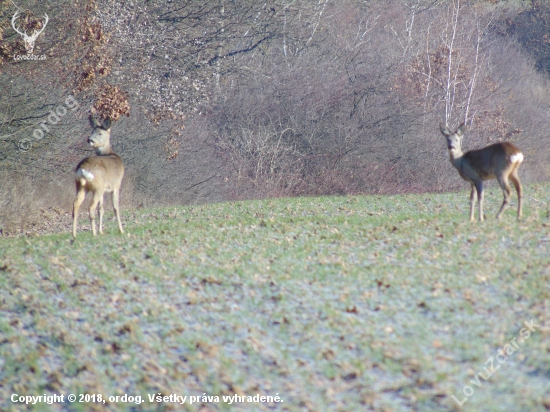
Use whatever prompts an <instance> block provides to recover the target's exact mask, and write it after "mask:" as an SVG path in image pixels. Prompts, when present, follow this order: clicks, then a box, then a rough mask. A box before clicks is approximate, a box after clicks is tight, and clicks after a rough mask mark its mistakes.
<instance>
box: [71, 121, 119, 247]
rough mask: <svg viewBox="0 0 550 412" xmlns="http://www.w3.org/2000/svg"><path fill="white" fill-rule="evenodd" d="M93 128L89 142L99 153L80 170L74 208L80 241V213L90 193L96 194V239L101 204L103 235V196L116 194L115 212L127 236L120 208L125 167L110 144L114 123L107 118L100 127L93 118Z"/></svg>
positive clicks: (92, 210) (92, 214)
mask: <svg viewBox="0 0 550 412" xmlns="http://www.w3.org/2000/svg"><path fill="white" fill-rule="evenodd" d="M90 125H91V126H92V128H93V129H94V131H93V133H92V135H91V136H90V137H89V138H88V143H89V144H90V146H92V147H93V148H94V149H95V153H96V154H95V156H90V157H87V158H86V159H84V160H82V161H81V162H80V163H79V164H78V166H76V170H75V183H76V199H75V200H74V205H73V237H74V238H76V226H77V223H78V209H80V205H81V204H82V202H83V201H84V198H85V197H86V195H87V194H88V192H92V194H93V196H92V201H91V203H90V209H89V212H90V221H91V223H92V233H93V234H94V236H95V235H96V230H95V214H96V208H97V206H98V204H99V233H100V234H103V195H104V193H105V192H113V208H114V209H115V213H116V218H117V221H118V228H119V230H120V233H124V230H122V223H121V222H120V212H119V208H118V199H119V194H120V184H121V183H122V177H123V176H124V164H123V163H122V159H121V158H120V157H119V156H118V155H117V154H116V153H115V152H113V149H112V148H111V143H110V141H109V140H110V138H111V120H110V119H108V118H107V119H105V121H104V122H103V124H100V123H99V122H98V121H97V120H95V119H94V118H93V117H92V116H90Z"/></svg>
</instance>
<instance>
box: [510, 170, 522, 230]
mask: <svg viewBox="0 0 550 412" xmlns="http://www.w3.org/2000/svg"><path fill="white" fill-rule="evenodd" d="M510 180H511V181H512V183H513V184H514V186H515V188H516V192H517V193H518V219H519V218H520V217H521V204H522V200H523V188H522V187H521V182H520V181H519V177H518V168H517V167H516V168H515V169H514V170H513V171H512V174H511V175H510Z"/></svg>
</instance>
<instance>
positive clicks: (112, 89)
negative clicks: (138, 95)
mask: <svg viewBox="0 0 550 412" xmlns="http://www.w3.org/2000/svg"><path fill="white" fill-rule="evenodd" d="M92 113H97V114H98V115H99V116H100V117H101V118H103V119H106V118H109V119H111V120H113V121H116V120H118V119H120V117H121V116H124V115H126V116H130V104H129V103H128V95H127V94H126V93H125V92H124V91H122V90H121V89H119V87H118V86H114V85H111V84H103V85H102V86H101V87H100V88H99V89H98V90H97V91H96V99H95V101H94V106H93V109H92Z"/></svg>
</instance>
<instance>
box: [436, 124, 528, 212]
mask: <svg viewBox="0 0 550 412" xmlns="http://www.w3.org/2000/svg"><path fill="white" fill-rule="evenodd" d="M440 129H441V133H443V135H444V136H445V137H446V138H447V148H448V149H449V159H450V160H451V163H452V165H453V166H454V167H455V168H456V170H458V173H460V176H461V177H462V178H463V179H464V180H466V181H467V182H470V185H471V186H472V192H471V193H470V220H471V221H473V220H474V205H475V201H476V192H477V197H478V199H479V200H478V202H479V221H480V222H482V221H483V181H484V180H489V179H495V178H496V179H497V180H498V184H499V185H500V187H501V188H502V191H503V193H504V200H503V201H502V206H501V207H500V210H499V211H498V213H497V219H500V216H501V215H502V212H504V209H506V207H507V206H508V203H509V201H510V192H511V190H510V184H509V183H508V179H510V180H511V181H512V183H513V184H514V186H515V187H516V191H517V193H518V219H519V218H520V217H521V201H522V188H521V182H520V181H519V177H518V169H519V166H520V165H521V162H523V154H522V153H521V151H520V150H519V149H518V148H517V147H516V146H514V145H513V144H512V143H509V142H504V143H496V144H493V145H491V146H487V147H484V148H483V149H479V150H470V151H469V152H466V153H462V149H461V143H462V138H463V137H464V123H462V124H461V125H460V126H459V128H458V129H456V131H455V132H454V133H451V132H450V130H449V129H448V128H447V126H444V125H443V124H441V125H440Z"/></svg>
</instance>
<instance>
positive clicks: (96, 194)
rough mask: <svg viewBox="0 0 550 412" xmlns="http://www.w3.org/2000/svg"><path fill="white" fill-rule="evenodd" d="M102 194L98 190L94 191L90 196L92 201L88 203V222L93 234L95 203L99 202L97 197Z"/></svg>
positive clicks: (94, 231) (94, 233)
mask: <svg viewBox="0 0 550 412" xmlns="http://www.w3.org/2000/svg"><path fill="white" fill-rule="evenodd" d="M102 196H103V194H101V195H100V194H99V191H96V192H94V196H93V197H92V202H91V203H90V210H89V212H90V223H91V224H92V233H93V235H94V236H95V235H96V234H97V233H96V230H95V214H96V209H97V205H98V203H99V199H100V198H101V197H102Z"/></svg>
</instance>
